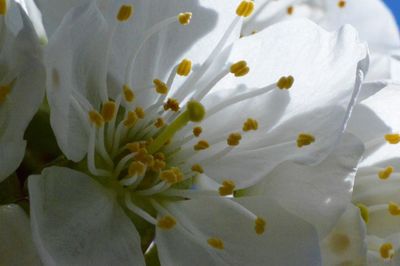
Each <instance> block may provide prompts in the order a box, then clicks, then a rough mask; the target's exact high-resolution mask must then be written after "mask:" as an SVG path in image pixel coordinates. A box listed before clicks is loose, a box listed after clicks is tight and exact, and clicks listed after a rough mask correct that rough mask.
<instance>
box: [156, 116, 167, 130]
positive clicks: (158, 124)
mask: <svg viewBox="0 0 400 266" xmlns="http://www.w3.org/2000/svg"><path fill="white" fill-rule="evenodd" d="M164 125H165V123H164V119H162V118H161V117H159V118H157V119H156V122H154V126H155V127H156V128H162V127H163V126H164Z"/></svg>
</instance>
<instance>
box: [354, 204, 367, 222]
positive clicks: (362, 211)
mask: <svg viewBox="0 0 400 266" xmlns="http://www.w3.org/2000/svg"><path fill="white" fill-rule="evenodd" d="M356 206H357V207H358V208H359V209H360V214H361V217H362V218H363V220H364V222H365V223H366V224H367V223H368V221H369V211H368V207H367V206H365V205H364V204H362V203H357V204H356Z"/></svg>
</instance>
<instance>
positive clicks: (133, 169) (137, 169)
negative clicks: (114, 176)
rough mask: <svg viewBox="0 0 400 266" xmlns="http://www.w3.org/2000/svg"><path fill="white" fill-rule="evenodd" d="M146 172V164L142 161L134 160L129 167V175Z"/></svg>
mask: <svg viewBox="0 0 400 266" xmlns="http://www.w3.org/2000/svg"><path fill="white" fill-rule="evenodd" d="M145 173H146V165H145V164H144V163H142V162H137V161H135V162H132V163H131V164H130V165H129V168H128V175H129V176H135V175H139V176H140V175H144V174H145Z"/></svg>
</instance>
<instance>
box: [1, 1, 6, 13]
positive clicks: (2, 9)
mask: <svg viewBox="0 0 400 266" xmlns="http://www.w3.org/2000/svg"><path fill="white" fill-rule="evenodd" d="M6 13H7V0H0V15H3V16H4V15H5V14H6Z"/></svg>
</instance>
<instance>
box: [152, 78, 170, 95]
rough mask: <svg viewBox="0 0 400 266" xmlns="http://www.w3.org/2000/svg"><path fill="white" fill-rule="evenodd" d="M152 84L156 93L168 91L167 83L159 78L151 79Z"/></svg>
mask: <svg viewBox="0 0 400 266" xmlns="http://www.w3.org/2000/svg"><path fill="white" fill-rule="evenodd" d="M153 84H154V86H155V89H156V92H157V93H159V94H167V93H168V87H167V84H165V83H164V82H162V81H161V80H159V79H155V80H153Z"/></svg>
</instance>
